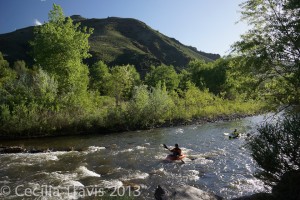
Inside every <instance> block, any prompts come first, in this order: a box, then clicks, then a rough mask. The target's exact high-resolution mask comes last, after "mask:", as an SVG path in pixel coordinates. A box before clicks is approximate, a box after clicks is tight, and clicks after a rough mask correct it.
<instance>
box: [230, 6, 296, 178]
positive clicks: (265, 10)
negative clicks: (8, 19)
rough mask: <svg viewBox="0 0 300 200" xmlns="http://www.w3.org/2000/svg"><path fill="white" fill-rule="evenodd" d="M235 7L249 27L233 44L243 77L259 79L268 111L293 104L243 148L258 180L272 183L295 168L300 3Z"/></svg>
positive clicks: (259, 130)
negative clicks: (288, 113) (289, 113)
mask: <svg viewBox="0 0 300 200" xmlns="http://www.w3.org/2000/svg"><path fill="white" fill-rule="evenodd" d="M241 7H242V20H246V21H247V22H248V23H249V24H250V25H251V29H250V30H249V31H248V32H247V33H246V34H244V35H242V38H241V41H238V42H236V43H235V44H234V45H233V52H235V53H236V54H237V56H238V57H239V60H240V62H239V64H240V66H241V67H242V70H243V72H246V73H248V74H251V76H252V77H254V78H256V79H258V80H260V81H259V82H258V83H259V85H258V87H259V88H260V90H261V91H263V94H265V96H266V99H267V100H269V102H270V103H271V104H273V105H274V106H276V107H278V106H280V105H288V106H290V105H293V115H292V116H286V117H285V119H284V120H283V121H282V122H280V121H277V123H276V124H273V123H272V122H269V123H266V124H265V125H264V126H262V127H260V128H259V129H258V132H259V134H258V135H257V136H255V137H254V138H253V139H252V140H251V141H250V143H249V145H250V150H251V153H252V156H253V158H254V159H255V161H256V162H257V163H258V165H259V166H260V167H261V173H259V177H260V178H262V179H263V180H265V181H266V182H267V183H274V182H275V183H276V182H278V181H279V180H280V179H281V178H282V176H283V174H284V173H286V172H290V171H293V170H298V171H299V167H300V164H299V157H300V155H299V152H300V149H299V146H300V144H299V141H300V133H299V130H300V129H299V128H300V127H299V124H300V120H299V109H297V108H299V105H300V61H299V59H300V3H299V1H296V0H247V1H246V2H244V3H243V4H241Z"/></svg>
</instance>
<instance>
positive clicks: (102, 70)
mask: <svg viewBox="0 0 300 200" xmlns="http://www.w3.org/2000/svg"><path fill="white" fill-rule="evenodd" d="M110 76H111V74H110V72H109V68H108V67H107V65H106V64H105V63H104V62H102V61H99V62H96V63H95V64H93V65H92V66H91V68H90V88H91V89H94V90H98V91H99V92H100V94H101V95H107V94H108V90H107V89H108V87H107V84H108V81H109V80H110Z"/></svg>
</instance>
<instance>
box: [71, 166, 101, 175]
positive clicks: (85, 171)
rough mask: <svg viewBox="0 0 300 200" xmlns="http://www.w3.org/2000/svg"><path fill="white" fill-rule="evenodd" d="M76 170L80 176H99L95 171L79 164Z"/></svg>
mask: <svg viewBox="0 0 300 200" xmlns="http://www.w3.org/2000/svg"><path fill="white" fill-rule="evenodd" d="M76 171H77V173H78V174H79V176H80V177H101V175H100V174H97V173H96V172H93V171H91V170H88V169H87V168H86V167H85V166H80V167H79V168H77V170H76Z"/></svg>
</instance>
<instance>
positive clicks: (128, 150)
mask: <svg viewBox="0 0 300 200" xmlns="http://www.w3.org/2000/svg"><path fill="white" fill-rule="evenodd" d="M131 151H133V149H124V150H122V151H120V153H124V152H131Z"/></svg>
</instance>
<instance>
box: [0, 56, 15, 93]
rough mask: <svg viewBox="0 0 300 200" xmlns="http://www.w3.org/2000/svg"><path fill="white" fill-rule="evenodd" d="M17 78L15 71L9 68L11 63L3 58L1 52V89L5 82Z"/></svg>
mask: <svg viewBox="0 0 300 200" xmlns="http://www.w3.org/2000/svg"><path fill="white" fill-rule="evenodd" d="M14 78H15V73H14V71H13V70H12V69H11V68H9V63H8V62H7V61H6V60H5V59H4V58H3V55H2V53H1V52H0V89H1V88H2V87H3V85H4V84H5V83H7V82H8V81H10V80H12V79H14Z"/></svg>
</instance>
